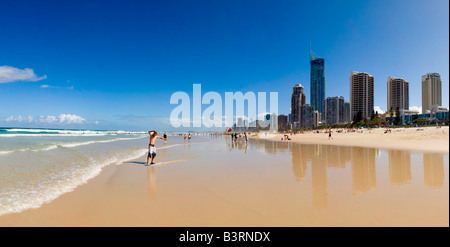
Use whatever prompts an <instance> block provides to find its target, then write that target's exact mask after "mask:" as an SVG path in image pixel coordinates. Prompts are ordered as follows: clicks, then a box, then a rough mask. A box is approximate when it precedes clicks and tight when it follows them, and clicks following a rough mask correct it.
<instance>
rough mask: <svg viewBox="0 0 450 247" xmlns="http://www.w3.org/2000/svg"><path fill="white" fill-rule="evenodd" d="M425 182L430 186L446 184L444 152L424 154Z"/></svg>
mask: <svg viewBox="0 0 450 247" xmlns="http://www.w3.org/2000/svg"><path fill="white" fill-rule="evenodd" d="M423 176H424V183H425V185H427V186H430V187H442V186H443V185H444V156H443V155H442V154H432V153H428V154H423Z"/></svg>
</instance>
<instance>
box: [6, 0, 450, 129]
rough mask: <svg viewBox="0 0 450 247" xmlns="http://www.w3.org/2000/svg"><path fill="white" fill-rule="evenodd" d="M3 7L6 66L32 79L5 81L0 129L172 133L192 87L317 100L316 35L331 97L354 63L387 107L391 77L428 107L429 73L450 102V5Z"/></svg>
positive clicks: (342, 87) (415, 102)
mask: <svg viewBox="0 0 450 247" xmlns="http://www.w3.org/2000/svg"><path fill="white" fill-rule="evenodd" d="M1 5H2V7H1V11H0V13H1V18H0V66H3V69H4V70H5V68H10V69H11V68H13V69H17V70H23V69H25V68H29V69H32V70H33V73H34V75H29V74H28V75H29V76H28V77H24V78H26V79H24V80H19V81H13V82H3V83H0V96H1V97H0V105H1V106H2V107H1V108H0V126H23V127H31V126H33V127H61V128H94V129H127V130H146V129H149V128H163V129H167V130H169V129H173V128H172V127H171V126H170V125H168V120H167V119H168V117H169V115H170V111H171V110H172V109H173V108H174V107H175V105H170V104H169V100H170V96H171V95H172V93H174V92H176V91H185V92H187V93H189V94H192V84H194V83H201V84H202V90H203V92H206V91H216V92H218V93H220V94H222V95H224V93H225V92H227V91H228V92H235V91H242V92H244V93H245V92H247V91H253V92H261V91H265V92H270V91H276V92H278V93H279V96H278V98H279V101H278V104H279V113H285V114H287V113H289V111H290V96H291V93H292V87H293V86H294V85H295V84H298V83H300V84H302V85H303V86H304V87H305V92H306V97H307V100H306V101H307V102H308V103H309V100H310V93H309V90H310V85H309V80H310V76H309V72H310V67H309V43H310V41H311V43H312V49H313V51H314V52H315V53H316V54H317V55H319V56H321V57H324V58H325V77H326V96H327V97H328V96H344V98H345V99H346V100H348V99H349V76H350V72H351V71H352V70H355V71H360V72H368V73H370V74H372V75H373V76H374V77H375V105H376V106H379V107H380V108H381V109H382V110H386V103H387V102H386V81H387V78H388V77H389V76H394V77H402V78H405V79H406V80H407V81H409V83H410V92H409V93H410V106H415V107H420V106H421V76H422V75H424V74H426V73H429V72H437V73H439V74H440V75H441V79H442V82H443V88H442V91H443V95H442V97H443V105H444V106H446V107H448V106H449V94H448V92H449V72H448V68H449V50H448V49H449V6H448V5H449V2H448V1H446V0H433V1H400V0H395V1H384V0H377V1H349V0H343V1H331V0H330V1H245V0H242V1H206V0H205V1H181V0H180V1H158V2H157V1H1ZM5 66H8V67H5ZM19 72H21V71H19ZM22 72H23V71H22ZM0 78H1V74H0ZM0 82H1V79H0ZM61 114H65V115H61ZM19 116H20V117H22V118H19ZM30 116H31V117H32V121H28V120H26V119H27V117H30ZM41 116H42V117H41ZM49 116H50V117H55V118H56V121H53V122H52V121H50V122H48V121H44V120H45V119H47V117H49ZM62 116H66V117H65V118H63V117H62ZM67 116H70V117H69V118H67ZM24 119H25V120H24ZM40 119H43V121H40ZM62 119H65V120H64V121H63V120H62Z"/></svg>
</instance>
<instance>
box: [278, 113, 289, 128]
mask: <svg viewBox="0 0 450 247" xmlns="http://www.w3.org/2000/svg"><path fill="white" fill-rule="evenodd" d="M287 127H288V117H287V116H286V115H283V114H280V115H278V128H280V129H286V128H287Z"/></svg>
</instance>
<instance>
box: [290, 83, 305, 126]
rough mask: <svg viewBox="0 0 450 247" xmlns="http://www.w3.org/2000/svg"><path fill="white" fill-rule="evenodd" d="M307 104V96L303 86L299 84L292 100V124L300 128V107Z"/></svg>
mask: <svg viewBox="0 0 450 247" xmlns="http://www.w3.org/2000/svg"><path fill="white" fill-rule="evenodd" d="M305 102H306V96H305V94H304V93H303V86H302V85H301V84H297V85H295V86H294V89H293V92H292V98H291V123H292V124H293V125H298V126H300V118H301V111H300V107H301V106H302V105H304V104H305Z"/></svg>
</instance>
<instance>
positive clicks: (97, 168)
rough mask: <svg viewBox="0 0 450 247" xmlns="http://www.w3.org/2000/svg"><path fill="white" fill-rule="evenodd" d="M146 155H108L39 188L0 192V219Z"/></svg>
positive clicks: (52, 178) (30, 186) (142, 151)
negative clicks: (106, 157)
mask: <svg viewBox="0 0 450 247" xmlns="http://www.w3.org/2000/svg"><path fill="white" fill-rule="evenodd" d="M146 151H147V149H139V150H136V151H133V152H131V153H125V154H121V155H111V156H109V157H110V158H108V159H106V160H103V161H97V160H94V159H93V158H89V159H88V161H87V162H89V163H90V165H89V166H87V167H85V168H79V169H74V170H71V171H70V172H67V173H66V174H55V175H52V176H48V178H47V180H46V181H40V182H39V184H32V183H31V184H30V183H27V184H25V186H24V187H21V188H14V189H12V190H9V191H8V190H7V189H3V191H0V215H3V214H8V213H15V212H21V211H23V210H26V209H30V208H38V207H40V206H42V204H44V203H48V202H50V201H52V200H54V199H56V198H57V197H58V196H60V195H62V194H64V193H67V192H70V191H73V190H74V189H75V188H77V187H78V186H80V185H82V184H85V183H86V182H87V181H88V180H90V179H92V178H94V177H95V176H97V175H98V174H99V173H100V172H101V170H102V169H103V168H104V167H105V166H108V165H111V164H115V163H122V162H124V161H127V160H131V159H135V158H138V157H140V156H142V155H144V154H145V152H146Z"/></svg>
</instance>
